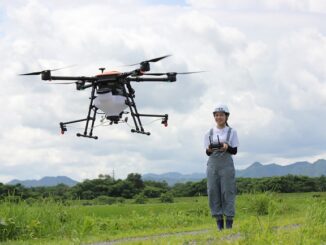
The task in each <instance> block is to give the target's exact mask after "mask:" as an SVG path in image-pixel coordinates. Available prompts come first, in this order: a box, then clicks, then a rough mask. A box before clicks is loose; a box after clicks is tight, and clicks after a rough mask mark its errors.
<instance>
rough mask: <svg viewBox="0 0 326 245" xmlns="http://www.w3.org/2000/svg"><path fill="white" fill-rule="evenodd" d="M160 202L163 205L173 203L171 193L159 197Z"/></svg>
mask: <svg viewBox="0 0 326 245" xmlns="http://www.w3.org/2000/svg"><path fill="white" fill-rule="evenodd" d="M160 201H161V202H164V203H173V202H174V200H173V195H172V194H171V193H163V194H162V195H161V197H160Z"/></svg>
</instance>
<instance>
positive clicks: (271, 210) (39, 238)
mask: <svg viewBox="0 0 326 245" xmlns="http://www.w3.org/2000/svg"><path fill="white" fill-rule="evenodd" d="M314 195H317V197H313V196H314ZM318 195H319V196H318ZM236 211H237V214H236V218H235V221H234V229H232V230H228V231H223V232H217V231H216V228H215V221H214V219H212V218H211V217H210V213H209V209H208V202H207V197H192V198H175V202H174V203H169V204H162V203H159V202H158V200H157V199H151V200H149V203H147V204H132V203H129V202H127V203H123V204H113V205H97V206H95V205H94V206H82V205H79V204H78V203H77V202H76V204H70V206H66V205H64V204H62V203H55V202H53V201H44V202H38V203H34V204H32V205H30V204H27V203H25V202H20V203H18V204H15V203H10V202H4V203H1V204H0V242H1V244H81V243H83V244H85V243H91V242H95V241H98V242H100V241H108V240H115V239H121V238H125V237H144V236H152V237H147V239H146V240H144V239H140V240H124V242H123V244H169V243H170V244H194V243H196V244H206V243H208V244H209V243H211V244H215V243H217V242H219V243H220V244H326V193H317V194H316V193H295V194H275V193H264V194H246V195H240V196H238V197H237V201H236ZM193 230H205V231H204V232H202V233H198V234H197V233H195V234H191V233H185V234H175V235H173V234H172V235H171V234H169V235H164V236H159V234H165V233H174V232H182V231H193Z"/></svg>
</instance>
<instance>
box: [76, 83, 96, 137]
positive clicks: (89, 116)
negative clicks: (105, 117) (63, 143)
mask: <svg viewBox="0 0 326 245" xmlns="http://www.w3.org/2000/svg"><path fill="white" fill-rule="evenodd" d="M94 94H95V86H93V88H92V92H91V97H90V99H91V101H90V103H89V107H88V113H87V118H86V125H85V130H84V134H80V133H78V134H77V136H78V137H80V136H81V137H87V138H93V139H98V137H97V136H93V127H94V123H95V120H96V111H97V108H96V107H95V106H94V105H93V100H94V99H95V96H94ZM92 110H93V116H92V117H91V113H92ZM90 120H91V121H92V125H91V129H90V132H89V134H87V131H88V126H89V121H90Z"/></svg>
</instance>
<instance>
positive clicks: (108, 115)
mask: <svg viewBox="0 0 326 245" xmlns="http://www.w3.org/2000/svg"><path fill="white" fill-rule="evenodd" d="M169 56H171V55H165V56H161V57H158V58H154V59H150V60H145V61H142V62H140V63H136V64H131V65H128V66H135V65H140V67H139V68H138V69H134V70H132V71H129V72H119V71H105V68H102V67H101V68H99V70H100V71H101V73H100V74H98V75H95V76H90V77H87V76H52V74H51V72H52V71H56V70H60V69H61V68H60V69H52V70H43V71H38V72H31V73H24V74H20V75H23V76H30V75H41V79H42V80H44V81H49V83H52V81H54V80H63V81H72V80H73V81H74V82H64V83H63V82H60V83H52V84H75V85H76V89H77V90H85V89H88V88H90V89H91V95H90V98H89V99H90V103H89V107H88V113H87V116H86V118H82V119H78V120H74V121H68V122H60V124H59V125H60V129H61V134H64V133H65V132H66V131H67V125H69V124H74V123H79V122H86V124H85V128H84V132H83V133H77V134H76V136H78V137H86V138H92V139H98V136H94V135H93V130H94V124H95V121H96V115H97V114H100V113H101V114H104V115H105V119H106V120H108V121H109V122H110V125H112V124H118V123H122V122H127V120H128V117H126V118H124V119H122V117H123V115H124V114H128V113H129V112H126V111H125V110H126V109H127V108H128V107H129V110H130V114H131V117H132V120H133V122H134V128H133V129H131V132H132V133H139V134H144V135H150V132H147V131H145V130H144V127H143V124H142V121H141V117H156V118H160V119H161V123H162V124H163V125H164V126H165V127H167V126H168V114H163V115H155V114H141V113H139V112H138V110H137V107H136V102H135V90H134V89H133V88H132V86H131V82H175V81H176V80H177V79H176V76H177V75H178V74H191V73H199V72H202V71H196V72H166V73H149V72H148V71H150V63H153V62H157V61H159V60H162V59H164V58H167V57H169ZM148 76H150V77H148ZM99 110H100V112H99ZM158 120H159V119H158Z"/></svg>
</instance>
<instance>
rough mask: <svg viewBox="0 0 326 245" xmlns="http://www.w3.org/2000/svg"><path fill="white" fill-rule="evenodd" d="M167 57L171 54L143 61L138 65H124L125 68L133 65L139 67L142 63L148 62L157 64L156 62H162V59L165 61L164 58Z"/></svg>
mask: <svg viewBox="0 0 326 245" xmlns="http://www.w3.org/2000/svg"><path fill="white" fill-rule="evenodd" d="M169 56H171V54H168V55H164V56H161V57H157V58H154V59H150V60H144V61H142V62H140V63H135V64H132V65H126V66H135V65H139V64H143V63H148V62H157V61H159V60H162V59H165V58H167V57H169Z"/></svg>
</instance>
